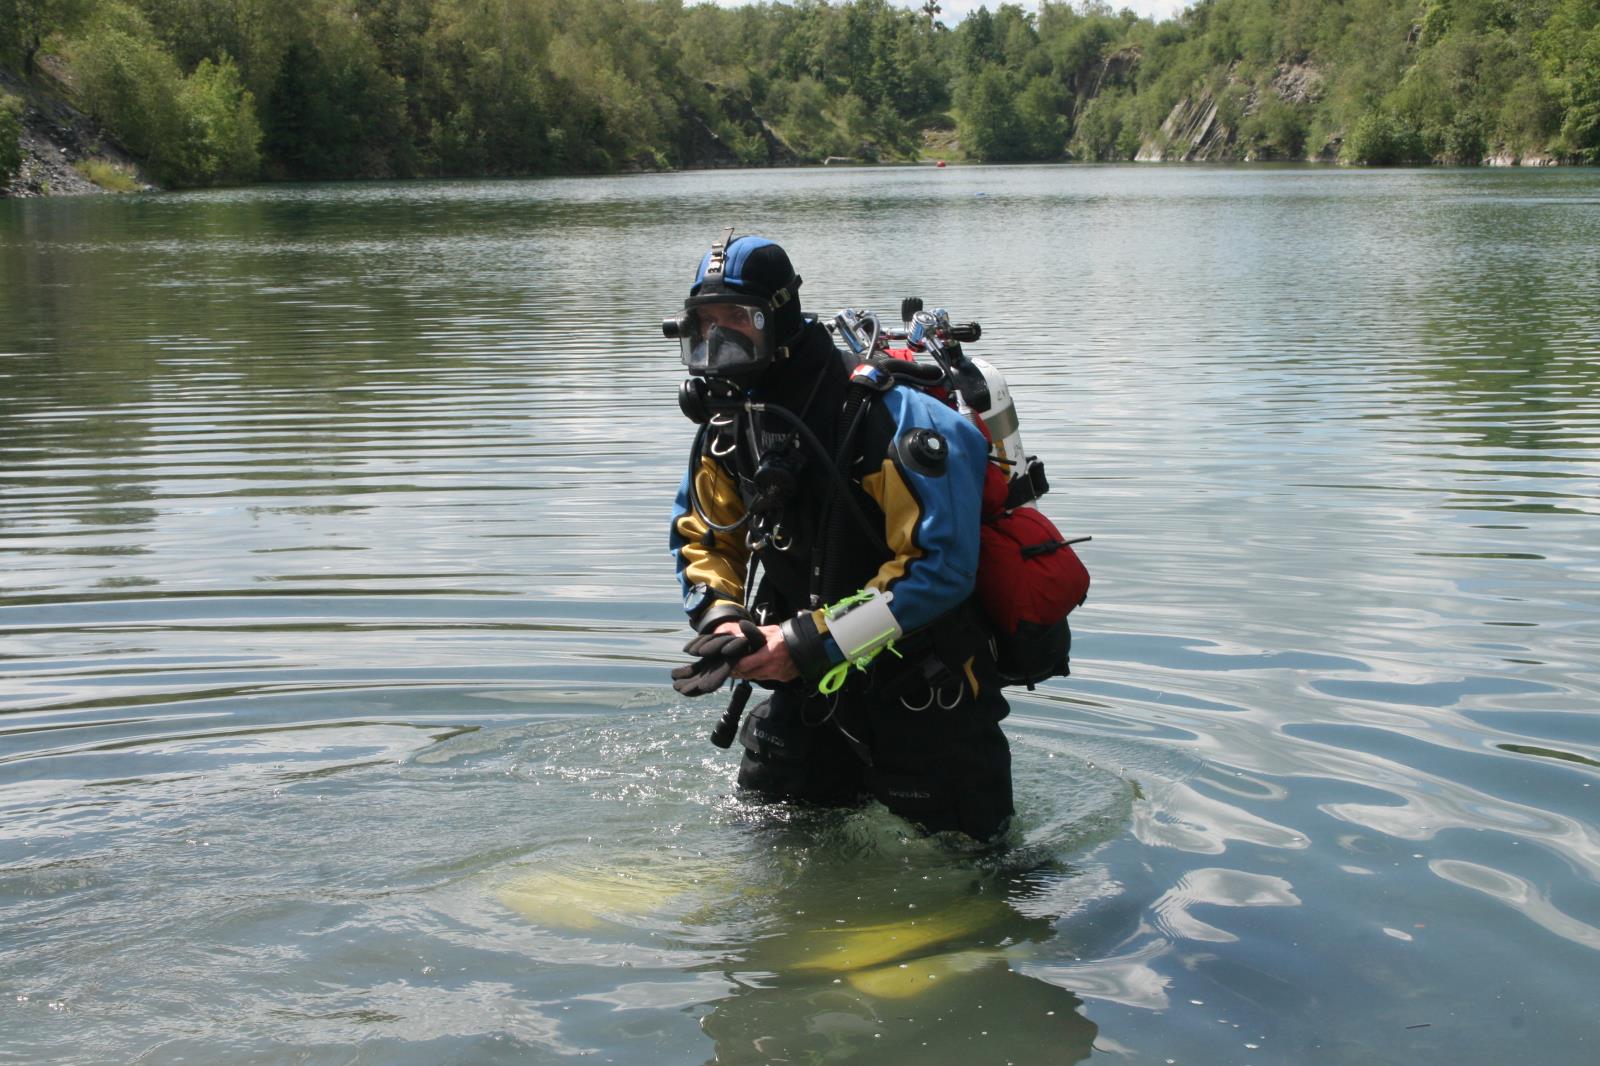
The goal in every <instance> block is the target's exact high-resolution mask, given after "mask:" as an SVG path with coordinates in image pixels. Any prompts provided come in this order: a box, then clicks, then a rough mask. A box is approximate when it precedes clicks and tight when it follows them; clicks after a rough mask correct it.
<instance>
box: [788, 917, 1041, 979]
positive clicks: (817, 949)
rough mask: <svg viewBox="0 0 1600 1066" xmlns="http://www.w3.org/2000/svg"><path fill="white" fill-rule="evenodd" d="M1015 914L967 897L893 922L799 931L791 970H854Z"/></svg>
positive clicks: (954, 936)
mask: <svg viewBox="0 0 1600 1066" xmlns="http://www.w3.org/2000/svg"><path fill="white" fill-rule="evenodd" d="M1008 913H1010V911H1009V908H1007V907H1006V905H1005V904H1004V903H1003V902H1001V901H1000V900H989V899H968V900H963V901H961V902H959V903H956V904H953V905H952V906H949V907H946V908H945V909H944V910H942V911H936V912H934V913H932V914H927V915H923V916H920V917H916V918H906V919H903V920H900V921H894V922H881V923H877V924H874V925H865V926H856V927H849V926H841V927H839V928H836V929H818V930H815V931H812V932H810V933H804V934H800V935H799V937H798V938H797V939H798V940H799V944H798V950H797V952H796V954H797V955H798V958H797V959H796V960H795V961H794V962H793V963H791V964H790V966H789V967H788V968H790V969H794V970H802V971H805V970H825V971H831V972H834V973H850V972H852V971H855V970H864V969H868V968H870V967H874V966H879V965H882V964H883V963H886V962H890V961H893V960H894V959H899V958H903V957H905V956H907V955H914V954H917V953H918V952H921V951H924V950H926V949H927V948H930V947H934V946H936V945H939V944H943V943H946V942H947V941H951V940H955V939H958V938H960V937H964V936H970V935H972V934H973V933H976V932H979V931H981V930H983V929H985V928H988V927H989V926H991V925H993V924H994V923H996V922H997V921H1000V920H1002V919H1003V918H1004V917H1005V915H1007V914H1008Z"/></svg>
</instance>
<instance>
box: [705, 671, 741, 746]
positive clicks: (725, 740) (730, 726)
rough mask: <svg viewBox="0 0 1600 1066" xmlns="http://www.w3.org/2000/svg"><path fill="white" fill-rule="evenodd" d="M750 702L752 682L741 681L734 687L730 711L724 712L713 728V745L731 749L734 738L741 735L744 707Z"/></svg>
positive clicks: (729, 703) (729, 706) (729, 704)
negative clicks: (740, 723) (740, 724)
mask: <svg viewBox="0 0 1600 1066" xmlns="http://www.w3.org/2000/svg"><path fill="white" fill-rule="evenodd" d="M749 702H750V682H748V681H741V682H739V683H738V684H737V685H735V686H733V698H732V699H730V700H729V701H728V709H727V710H725V711H723V712H722V717H721V718H719V719H717V724H716V725H715V726H713V727H712V728H711V743H713V744H715V745H716V746H717V747H719V748H731V747H732V746H733V738H734V737H735V736H737V735H738V734H739V719H740V718H742V717H744V705H745V704H747V703H749Z"/></svg>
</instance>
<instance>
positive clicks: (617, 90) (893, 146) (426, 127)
mask: <svg viewBox="0 0 1600 1066" xmlns="http://www.w3.org/2000/svg"><path fill="white" fill-rule="evenodd" d="M930 10H932V11H934V15H933V16H932V17H930V15H929V14H928V12H929V11H930ZM0 64H5V65H6V66H5V69H6V71H7V73H6V74H5V75H4V80H3V82H0V187H7V188H9V189H10V190H11V191H12V192H13V193H23V194H31V193H39V192H45V191H49V192H65V191H82V190H84V189H85V188H86V183H93V184H96V185H99V186H101V187H112V188H121V189H128V188H144V187H148V186H149V185H150V184H152V183H154V184H157V185H160V186H163V187H169V188H179V187H193V186H207V185H228V184H242V183H248V182H253V181H259V180H269V181H270V180H323V179H342V178H406V177H424V176H426V177H447V176H521V175H538V174H573V173H615V172H628V171H649V170H671V169H688V168H704V167H737V166H787V165H795V164H806V163H825V162H830V161H833V162H862V163H873V162H910V161H917V160H932V159H947V160H950V161H953V162H956V161H972V162H1058V161H1067V160H1079V161H1097V162H1109V161H1141V162H1178V161H1183V162H1249V161H1257V160H1260V161H1267V160H1284V161H1316V162H1338V163H1345V164H1359V165H1390V164H1423V163H1446V164H1453V165H1469V166H1470V165H1483V164H1502V165H1519V164H1520V165H1530V164H1537V165H1545V164H1552V163H1595V162H1600V8H1597V7H1596V5H1595V3H1594V0H1327V2H1326V3H1322V4H1314V5H1313V4H1306V3H1304V2H1303V0H1199V2H1197V3H1195V4H1193V5H1191V6H1190V7H1188V8H1187V9H1185V10H1184V12H1183V13H1182V14H1181V15H1179V16H1178V17H1176V18H1171V19H1167V20H1165V21H1161V22H1156V21H1153V20H1151V19H1146V18H1140V17H1139V16H1137V15H1135V14H1133V13H1132V12H1131V11H1127V10H1123V11H1120V12H1114V11H1113V10H1112V9H1111V6H1110V5H1107V4H1101V3H1085V4H1078V5H1072V4H1066V3H1055V2H1051V0H1042V2H1041V3H1039V4H1038V9H1037V11H1030V10H1024V9H1023V8H1022V7H1020V6H1018V5H1016V4H1002V5H1000V6H999V7H998V8H996V9H995V10H994V11H993V12H991V11H990V10H989V9H988V8H987V7H985V8H980V9H979V10H978V11H976V12H974V13H972V14H970V15H968V16H967V17H966V18H964V19H963V20H962V21H961V22H960V23H959V24H957V25H954V26H951V25H947V24H946V23H944V22H941V21H938V19H937V11H936V9H935V8H933V7H932V6H931V5H930V6H929V7H926V8H921V9H912V8H910V7H909V6H908V7H901V6H895V5H893V4H891V3H890V2H889V0H848V2H845V3H834V2H829V0H817V2H815V3H806V4H803V5H791V4H785V3H777V4H762V5H750V6H746V7H742V8H722V7H716V6H713V5H710V4H699V5H694V6H688V7H685V6H683V5H680V4H677V3H674V2H668V0H661V2H657V0H616V2H605V3H602V2H600V0H579V2H557V0H496V2H494V3H491V4H484V3H480V2H476V0H385V2H384V3H382V4H374V3H358V4H355V5H354V6H353V7H352V5H350V4H348V3H346V2H345V0H304V2H303V3H299V4H293V5H282V6H281V7H280V8H274V9H271V10H262V9H260V8H259V6H258V5H255V4H253V3H247V2H246V0H211V2H209V3H207V4H204V5H201V7H200V9H199V13H198V14H196V9H195V7H194V6H193V5H190V4H185V3H171V2H168V0H71V2H52V3H22V2H20V0H0ZM86 116H92V120H91V119H90V118H88V117H86ZM24 159H25V160H26V163H27V165H26V166H24V165H23V161H24ZM135 160H137V167H135V166H134V165H133V163H134V161H135ZM67 163H70V166H67V165H65V164H67Z"/></svg>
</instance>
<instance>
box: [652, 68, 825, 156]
mask: <svg viewBox="0 0 1600 1066" xmlns="http://www.w3.org/2000/svg"><path fill="white" fill-rule="evenodd" d="M705 89H706V93H707V95H708V96H709V98H710V101H711V106H710V109H709V113H708V111H707V110H704V109H702V108H699V107H696V106H695V105H693V104H691V103H687V102H686V103H684V104H682V105H681V106H680V108H679V112H678V113H679V116H680V117H681V118H682V120H683V127H682V129H683V132H682V135H681V136H680V139H679V144H678V153H679V159H680V165H681V166H684V167H688V168H693V169H701V168H709V167H747V166H772V167H784V166H792V165H794V164H796V163H798V162H800V157H799V156H798V155H796V154H795V152H794V149H792V148H790V147H789V145H788V144H787V143H785V142H784V140H783V138H782V137H780V136H778V133H777V131H776V130H774V129H773V128H772V125H771V123H769V122H768V121H767V120H766V119H765V118H763V117H762V116H761V115H760V114H758V113H757V112H756V109H755V105H754V104H752V103H751V102H750V98H749V97H748V96H746V95H744V94H743V93H742V92H738V91H736V90H731V89H725V88H723V87H722V86H718V85H714V84H712V83H711V82H707V83H706V84H705ZM719 129H720V130H722V131H723V132H720V133H719V132H718V130H719ZM729 133H731V134H732V135H733V136H734V137H737V138H740V139H741V141H742V145H734V144H731V143H729V141H730V138H729V137H728V136H726V135H725V134H729ZM741 149H742V150H741Z"/></svg>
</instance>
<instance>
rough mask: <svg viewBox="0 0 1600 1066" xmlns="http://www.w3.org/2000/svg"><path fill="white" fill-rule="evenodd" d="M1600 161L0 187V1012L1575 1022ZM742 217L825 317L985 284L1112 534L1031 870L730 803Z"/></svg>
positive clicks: (79, 1057) (1033, 709)
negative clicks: (726, 743) (703, 665)
mask: <svg viewBox="0 0 1600 1066" xmlns="http://www.w3.org/2000/svg"><path fill="white" fill-rule="evenodd" d="M1597 192H1600V177H1597V175H1596V174H1595V173H1594V172H1592V171H1584V170H1563V171H1561V172H1559V173H1540V174H1534V173H1525V174H1524V173H1476V172H1453V171H1444V170H1429V171H1416V172H1407V171H1396V172H1387V173H1356V172H1337V171H1327V170H1320V169H1309V168H1270V167H1269V168H1238V169H1217V170H1210V169H1204V168H1160V167H1157V168H1118V167H1067V168H1037V167H1036V168H957V169H953V170H951V169H947V170H945V171H934V170H931V169H926V170H924V169H884V170H870V171H852V172H849V173H842V174H841V173H823V172H812V171H792V172H781V171H780V172H770V173H761V174H756V175H749V174H739V173H719V174H694V175H665V176H648V177H637V178H625V179H602V180H558V181H546V182H459V183H414V184H407V185H377V184H374V185H347V186H326V187H317V186H282V187H275V188H271V189H258V190H240V191H224V192H212V193H203V194H194V195H184V196H158V197H131V198H118V199H110V198H107V199H105V200H97V201H84V202H71V201H56V202H48V203H45V202H28V203H20V202H19V203H13V202H6V203H0V551H3V552H4V561H5V567H4V577H3V578H0V929H3V930H4V934H3V935H0V975H4V976H0V1058H14V1059H17V1060H18V1061H46V1060H48V1061H83V1062H101V1061H133V1060H138V1059H139V1058H140V1057H141V1056H143V1060H144V1061H151V1062H157V1061H176V1060H179V1059H182V1058H186V1057H187V1058H191V1059H197V1060H206V1061H213V1060H217V1059H220V1058H226V1059H228V1060H229V1061H263V1062H277V1061H284V1060H287V1059H295V1060H303V1061H313V1062H320V1061H349V1060H350V1059H351V1058H352V1054H353V1055H354V1056H355V1058H356V1059H357V1060H358V1061H377V1062H438V1061H469V1062H497V1061H502V1060H503V1061H508V1062H509V1061H516V1062H527V1061H547V1060H553V1059H555V1058H558V1057H566V1056H570V1055H580V1054H582V1055H594V1056H596V1057H601V1058H606V1059H611V1060H615V1061H619V1062H623V1061H633V1062H637V1061H685V1062H693V1061H719V1062H750V1063H756V1062H772V1061H785V1060H788V1061H795V1060H806V1061H821V1060H829V1061H833V1060H851V1059H854V1060H859V1061H871V1062H911V1061H915V1062H919V1063H926V1062H930V1061H931V1062H942V1061H963V1062H966V1061H984V1062H989V1061H993V1062H1003V1061H1016V1062H1037V1061H1052V1062H1055V1061H1060V1062H1074V1061H1081V1060H1083V1059H1085V1058H1088V1057H1089V1056H1090V1054H1091V1052H1093V1053H1094V1055H1095V1056H1096V1057H1106V1058H1113V1059H1121V1060H1123V1061H1128V1062H1162V1061H1167V1060H1175V1061H1178V1062H1235V1061H1237V1062H1250V1063H1274V1062H1276V1063H1300V1062H1311V1061H1314V1062H1319V1063H1320V1062H1332V1063H1343V1062H1349V1063H1357V1062H1359V1063H1363V1064H1368V1063H1380V1062H1395V1063H1400V1062H1406V1063H1409V1062H1414V1061H1419V1060H1420V1061H1462V1062H1473V1061H1481V1060H1482V1056H1483V1050H1482V1049H1483V1048H1485V1047H1490V1046H1494V1047H1499V1046H1503V1045H1505V1043H1506V1042H1507V1040H1508V1039H1509V1040H1514V1041H1515V1042H1516V1045H1517V1046H1518V1048H1519V1049H1520V1050H1521V1052H1522V1053H1523V1054H1524V1055H1525V1056H1526V1057H1530V1058H1534V1057H1542V1058H1544V1059H1547V1060H1550V1061H1558V1062H1565V1061H1576V1060H1577V1059H1579V1058H1581V1057H1583V1051H1584V1050H1586V1049H1587V1048H1588V1047H1589V1046H1590V1045H1591V1044H1592V1042H1593V1031H1592V1030H1593V1008H1592V1004H1590V1003H1589V999H1590V998H1591V997H1590V996H1589V993H1588V990H1589V989H1592V987H1593V986H1594V982H1595V980H1596V978H1597V977H1600V902H1597V901H1600V893H1596V892H1595V883H1596V881H1597V879H1600V835H1597V830H1596V827H1595V818H1594V815H1593V812H1594V810H1595V796H1594V793H1595V791H1596V789H1595V782H1596V771H1597V767H1600V717H1597V716H1596V715H1595V713H1594V712H1595V707H1596V693H1597V688H1600V675H1597V674H1596V672H1595V670H1594V668H1593V666H1592V661H1593V659H1594V650H1595V648H1596V646H1597V645H1600V639H1597V633H1596V628H1595V606H1596V604H1597V603H1600V595H1597V590H1600V567H1597V566H1596V562H1595V554H1594V550H1593V546H1594V544H1595V543H1596V534H1595V528H1594V523H1595V518H1596V513H1597V508H1596V506H1595V502H1594V501H1595V500H1596V499H1597V498H1600V491H1597V490H1600V484H1597V481H1600V476H1597V458H1600V399H1597V392H1596V388H1597V375H1596V369H1595V368H1596V365H1597V364H1596V361H1595V354H1596V352H1597V351H1600V320H1597V319H1596V317H1595V316H1594V314H1593V311H1592V308H1593V307H1595V306H1600V275H1597V274H1596V273H1595V272H1594V271H1593V269H1592V265H1593V264H1592V259H1593V253H1592V249H1593V248H1594V247H1595V246H1596V245H1597V244H1600V214H1597V213H1596V212H1595V210H1594V204H1595V202H1596V199H1597ZM728 223H734V224H737V225H738V226H739V227H740V228H741V229H758V228H759V229H762V230H766V231H768V232H770V233H771V234H772V235H774V236H776V237H778V238H779V239H781V240H782V241H783V242H784V243H785V245H786V246H787V247H788V248H789V250H790V252H791V254H792V255H793V257H794V259H795V261H796V263H797V265H798V266H799V267H800V269H801V272H802V273H803V274H804V275H805V276H806V278H807V281H806V286H805V289H804V291H803V297H804V299H805V301H806V305H807V307H808V308H809V309H812V310H819V311H831V310H833V309H835V308H837V307H840V306H845V305H849V306H857V307H860V306H867V307H873V308H876V309H878V310H879V311H882V312H892V311H893V309H894V308H895V307H897V306H898V305H899V301H900V298H901V297H902V296H905V295H908V294H912V293H916V294H919V295H922V296H923V297H924V298H925V299H927V301H928V302H929V304H930V305H931V306H938V305H943V306H946V307H948V308H950V310H951V312H952V313H953V314H954V315H955V316H956V317H958V318H975V319H978V320H980V321H981V322H982V323H983V324H984V343H983V344H982V345H980V346H979V348H980V349H981V353H982V354H985V355H987V356H989V357H990V358H991V359H992V360H993V361H995V362H996V363H997V364H999V365H1000V366H1001V367H1002V368H1003V369H1004V370H1005V372H1006V374H1007V376H1008V379H1009V380H1010V382H1011V383H1012V386H1013V389H1014V391H1015V393H1016V395H1017V397H1018V406H1019V413H1020V415H1021V417H1022V420H1023V424H1022V430H1023V433H1024V435H1025V439H1026V441H1027V444H1028V446H1029V448H1030V450H1033V451H1037V452H1038V453H1039V454H1041V455H1043V456H1044V457H1045V459H1046V461H1047V463H1048V465H1049V469H1050V476H1051V482H1052V485H1053V486H1054V489H1053V491H1052V494H1051V495H1050V497H1048V499H1047V503H1048V507H1047V510H1049V511H1050V513H1051V514H1052V516H1053V517H1055V518H1056V519H1057V520H1058V521H1059V523H1060V524H1061V525H1062V526H1063V528H1064V529H1067V530H1070V531H1072V532H1074V533H1092V534H1093V535H1094V538H1095V539H1094V542H1093V544H1092V545H1091V546H1090V548H1089V549H1088V550H1087V551H1086V558H1087V561H1088V563H1089V565H1090V567H1091V569H1092V570H1093V572H1094V574H1095V589H1094V594H1093V598H1092V599H1091V601H1090V603H1089V604H1088V605H1087V606H1086V607H1085V608H1084V610H1083V612H1082V613H1081V614H1079V615H1076V616H1075V619H1076V620H1077V625H1076V629H1077V633H1076V634H1075V636H1076V639H1075V649H1074V650H1075V651H1076V653H1077V655H1076V658H1075V661H1074V676H1073V677H1072V678H1070V679H1061V680H1057V681H1052V682H1050V683H1049V684H1047V685H1044V686H1042V687H1041V688H1040V689H1039V690H1038V691H1036V692H1034V693H1031V694H1019V696H1018V698H1017V699H1016V700H1015V701H1014V706H1015V708H1016V710H1015V713H1014V714H1013V718H1012V721H1011V725H1010V732H1011V734H1012V736H1013V738H1014V741H1015V748H1016V752H1017V760H1016V761H1017V771H1016V772H1017V791H1018V797H1019V810H1020V812H1021V815H1020V819H1019V826H1018V829H1017V833H1016V838H1015V840H1014V841H1013V844H1012V847H1011V848H1010V849H1009V850H1008V851H1007V852H1005V853H1004V854H1001V855H986V854H981V853H980V854H973V853H970V852H966V851H963V850H961V849H959V848H955V849H952V848H951V847H949V846H948V844H947V843H941V842H934V841H926V840H922V839H920V838H917V837H916V836H915V835H913V834H909V833H907V832H906V830H905V827H904V826H903V825H902V824H901V823H899V822H897V821H896V820H895V819H894V818H892V817H891V816H889V815H887V814H886V813H885V812H883V811H882V810H879V809H867V810H863V811H858V812H846V813H838V812H835V813H818V812H794V811H788V810H786V809H784V808H768V807H758V806H750V805H746V804H745V803H743V802H742V801H740V800H738V799H737V798H736V797H734V796H733V795H732V794H731V793H732V776H733V772H732V763H731V760H730V757H729V756H728V755H726V754H725V753H722V752H719V751H717V750H716V749H713V748H711V747H710V746H709V745H707V744H705V742H704V740H703V735H704V732H705V730H706V728H707V727H708V726H709V723H710V721H711V720H712V719H713V718H714V717H715V713H716V711H717V710H719V708H713V707H701V706H698V705H685V703H684V702H683V701H679V700H676V699H675V698H674V697H673V696H672V693H671V690H670V688H669V687H667V686H666V685H665V684H664V683H663V678H664V674H665V670H666V669H667V667H668V666H669V664H670V663H671V662H672V661H673V660H674V658H675V656H676V654H677V647H678V645H679V644H680V643H681V640H682V634H681V621H680V617H679V611H678V608H677V596H676V593H675V590H674V588H673V585H672V581H671V574H670V569H669V566H668V559H667V557H666V555H665V544H664V540H665V538H664V522H663V516H664V515H665V514H666V512H667V509H668V506H669V504H670V496H671V493H672V491H673V489H674V488H675V486H676V482H677V478H678V476H679V473H680V470H681V464H682V462H683V454H684V449H685V446H686V443H687V436H688V433H687V430H688V426H687V424H686V423H684V422H683V421H682V419H681V418H679V416H678V415H677V412H676V408H675V405H674V403H673V399H672V398H673V395H674V391H675V389H676V384H677V380H678V374H677V372H676V369H675V353H674V352H673V351H672V350H671V349H670V348H668V347H664V346H663V343H662V341H661V339H660V338H659V335H658V330H657V326H656V324H657V323H658V322H659V319H660V317H661V315H662V314H663V313H665V312H667V311H668V310H670V309H671V308H672V306H673V305H674V304H675V303H676V302H677V301H678V300H680V299H681V297H682V293H683V288H684V285H685V283H686V281H687V276H688V273H689V272H690V270H691V268H692V264H693V263H694V262H695V261H696V259H697V258H698V256H699V254H700V253H701V252H702V251H703V249H704V247H705V245H706V243H707V242H708V241H709V240H711V239H712V238H713V237H715V236H716V235H717V233H719V232H720V229H721V227H722V226H724V225H726V224H728ZM1485 960H1493V962H1492V963H1487V964H1486V961H1485ZM352 1048H354V1049H355V1050H354V1051H352ZM1042 1048H1048V1049H1049V1051H1048V1053H1047V1054H1048V1057H1043V1058H1042V1057H1041V1056H1043V1055H1045V1054H1046V1053H1044V1052H1041V1051H1040V1050H1039V1049H1042Z"/></svg>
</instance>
